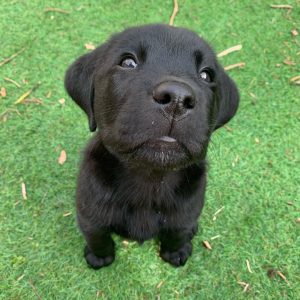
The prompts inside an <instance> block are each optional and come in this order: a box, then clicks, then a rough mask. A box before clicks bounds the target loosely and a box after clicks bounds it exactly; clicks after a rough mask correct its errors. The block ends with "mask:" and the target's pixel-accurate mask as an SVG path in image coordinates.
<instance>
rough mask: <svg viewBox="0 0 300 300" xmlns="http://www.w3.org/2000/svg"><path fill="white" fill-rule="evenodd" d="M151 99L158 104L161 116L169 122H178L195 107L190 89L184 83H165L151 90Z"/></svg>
mask: <svg viewBox="0 0 300 300" xmlns="http://www.w3.org/2000/svg"><path fill="white" fill-rule="evenodd" d="M153 99H154V101H155V102H156V103H158V104H160V106H161V109H162V111H163V115H164V116H165V117H167V118H168V119H169V120H176V121H178V120H180V119H182V118H184V117H186V116H187V114H189V113H190V112H191V111H192V110H193V109H194V107H195V105H196V101H195V95H194V93H193V90H192V88H191V87H190V86H189V85H187V84H186V83H184V82H177V81H165V82H162V83H160V84H158V85H157V86H156V87H155V88H154V90H153Z"/></svg>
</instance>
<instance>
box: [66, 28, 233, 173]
mask: <svg viewBox="0 0 300 300" xmlns="http://www.w3.org/2000/svg"><path fill="white" fill-rule="evenodd" d="M66 88H67V90H68V92H69V94H70V95H71V96H72V98H73V99H74V100H75V101H76V102H77V103H78V104H79V105H80V106H81V107H82V108H83V109H84V110H85V111H86V113H87V114H88V116H89V120H90V128H91V130H95V129H96V127H98V129H99V135H100V137H101V139H102V141H103V143H104V145H105V146H106V148H107V149H108V150H109V151H110V152H111V153H112V154H114V155H115V156H116V157H117V158H119V159H120V160H122V161H127V162H129V163H130V164H132V165H133V166H142V167H147V168H152V169H178V168H182V167H184V166H187V165H189V164H192V163H194V162H195V161H198V160H201V159H204V157H205V155H206V149H207V145H208V141H209V139H210V136H211V134H212V132H213V131H214V130H215V129H216V128H218V127H220V126H222V125H223V124H224V123H225V122H227V121H228V120H229V119H230V118H231V117H232V116H233V115H234V114H235V112H236V109H237V105H238V93H237V89H236V87H235V85H234V83H233V82H232V81H231V79H230V78H229V77H228V76H227V75H226V74H225V72H224V71H223V69H222V68H221V67H220V66H219V65H218V63H217V61H216V57H215V54H214V53H213V51H212V50H211V48H210V47H209V46H208V45H207V43H206V42H205V41H204V40H203V39H201V38H199V37H198V36H197V35H196V34H195V33H193V32H191V31H188V30H185V29H180V28H174V27H169V26H165V25H148V26H143V27H136V28H130V29H127V30H125V31H124V32H122V33H120V34H117V35H115V36H113V37H112V38H111V40H109V41H108V42H107V43H106V44H104V45H102V46H101V47H99V48H97V49H96V50H95V51H93V52H92V53H89V54H87V55H85V56H83V57H81V58H79V59H78V60H77V61H76V62H75V63H74V64H73V65H72V66H71V67H70V69H69V70H68V72H67V75H66Z"/></svg>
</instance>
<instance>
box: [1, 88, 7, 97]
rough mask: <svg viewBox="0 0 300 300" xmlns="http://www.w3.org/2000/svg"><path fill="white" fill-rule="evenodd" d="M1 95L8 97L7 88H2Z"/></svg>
mask: <svg viewBox="0 0 300 300" xmlns="http://www.w3.org/2000/svg"><path fill="white" fill-rule="evenodd" d="M0 95H1V97H3V98H4V97H6V88H5V87H2V88H1V89H0Z"/></svg>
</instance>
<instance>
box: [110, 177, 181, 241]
mask: <svg viewBox="0 0 300 300" xmlns="http://www.w3.org/2000/svg"><path fill="white" fill-rule="evenodd" d="M174 201H175V199H174V195H173V193H172V191H170V190H169V187H168V186H164V183H163V182H162V183H159V184H151V185H149V184H147V183H145V182H142V183H138V184H137V183H136V182H135V183H132V182H131V183H129V182H127V185H126V186H125V185H121V186H120V187H119V189H118V191H117V192H116V194H115V199H114V203H116V204H117V206H118V207H117V209H118V210H119V211H120V212H121V216H122V217H121V218H120V219H119V220H116V223H115V226H114V231H115V232H116V233H118V234H120V235H123V236H125V237H128V238H131V239H134V240H137V241H139V242H143V241H144V240H147V239H151V238H153V237H155V236H157V235H158V233H159V231H160V230H161V229H163V228H164V227H165V226H167V223H168V215H169V213H170V211H169V210H170V206H172V204H173V202H174Z"/></svg>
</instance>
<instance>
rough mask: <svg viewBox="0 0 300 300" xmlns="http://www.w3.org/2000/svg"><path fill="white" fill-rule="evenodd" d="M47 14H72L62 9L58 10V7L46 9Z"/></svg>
mask: <svg viewBox="0 0 300 300" xmlns="http://www.w3.org/2000/svg"><path fill="white" fill-rule="evenodd" d="M44 11H45V12H58V13H61V14H69V13H70V12H69V11H67V10H64V9H61V8H56V7H46V8H45V10H44Z"/></svg>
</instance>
